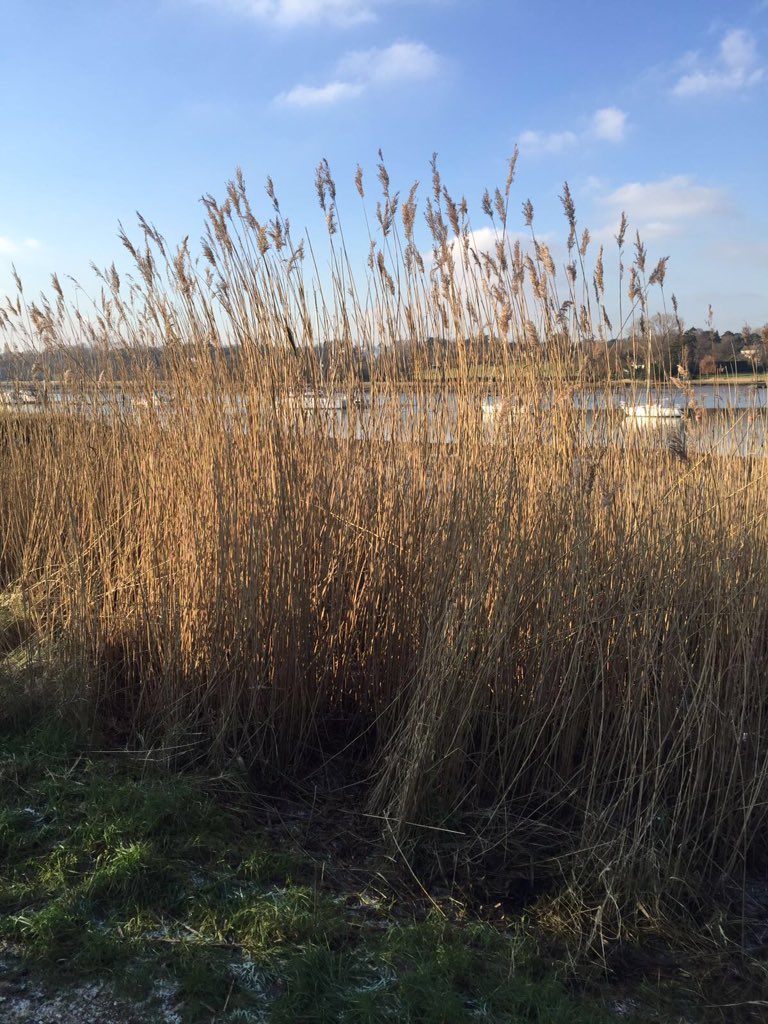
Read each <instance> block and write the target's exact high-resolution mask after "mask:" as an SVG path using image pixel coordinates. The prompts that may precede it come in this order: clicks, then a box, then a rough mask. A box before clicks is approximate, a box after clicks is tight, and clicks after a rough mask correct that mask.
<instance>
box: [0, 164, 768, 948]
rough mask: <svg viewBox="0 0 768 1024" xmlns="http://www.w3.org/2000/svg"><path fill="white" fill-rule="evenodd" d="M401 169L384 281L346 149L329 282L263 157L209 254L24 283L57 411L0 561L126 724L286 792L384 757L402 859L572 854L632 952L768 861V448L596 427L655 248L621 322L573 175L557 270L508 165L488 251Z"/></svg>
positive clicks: (0, 430) (231, 204)
mask: <svg viewBox="0 0 768 1024" xmlns="http://www.w3.org/2000/svg"><path fill="white" fill-rule="evenodd" d="M378 178H379V188H380V190H381V191H380V195H379V198H378V201H377V203H376V214H375V216H371V218H370V223H371V224H372V225H373V226H372V227H371V229H370V230H371V233H370V255H369V259H368V265H367V267H364V266H363V267H361V266H357V265H353V264H352V261H351V258H350V257H349V255H348V250H347V249H346V248H345V245H344V242H343V232H342V230H341V225H340V221H339V213H338V210H337V207H336V185H335V183H334V181H333V179H332V177H331V173H330V169H329V168H328V166H327V164H325V163H323V164H321V165H320V167H319V169H318V174H317V180H316V186H317V193H318V197H319V201H320V203H321V206H322V209H323V212H324V214H325V216H326V220H327V224H328V232H329V233H328V245H327V249H326V260H327V265H328V266H329V268H330V270H329V272H328V275H327V276H326V275H325V273H324V272H323V273H318V272H317V271H316V269H313V266H314V267H316V266H317V265H319V264H320V262H321V261H320V257H319V255H318V251H317V249H315V250H313V251H312V252H313V257H312V259H310V248H309V243H308V241H307V240H302V241H297V240H295V239H294V238H293V237H292V235H291V231H290V227H289V224H288V221H287V220H286V219H285V218H284V216H283V213H282V211H281V208H280V204H279V201H278V199H277V198H276V196H275V191H274V187H273V185H272V183H271V182H269V183H268V186H267V191H268V197H269V200H270V202H271V204H272V211H271V214H270V219H269V220H267V221H265V222H260V221H258V220H257V219H256V217H255V215H254V213H253V211H252V208H251V205H250V202H249V199H248V195H247V192H246V189H245V185H244V182H243V179H242V176H241V175H240V174H238V176H237V178H236V180H235V181H234V182H232V183H230V185H229V187H228V190H227V195H226V198H225V199H224V200H223V201H222V202H217V201H216V200H214V199H213V198H211V197H207V198H206V200H205V205H206V211H207V224H206V228H205V235H204V238H203V240H202V244H201V250H200V251H201V257H200V258H199V259H194V258H193V256H192V254H191V252H190V248H189V246H188V243H187V242H186V241H185V242H184V243H183V244H182V245H181V246H180V247H179V248H177V249H171V248H169V246H168V245H167V243H166V242H165V241H164V239H163V238H162V237H161V236H160V235H159V234H158V232H157V231H156V230H155V229H154V227H152V226H151V225H150V224H148V223H146V222H144V221H142V222H141V235H142V237H141V241H140V243H134V242H132V241H131V240H130V239H129V238H128V237H127V235H125V234H123V235H122V242H123V244H124V246H125V247H126V249H127V250H128V253H129V255H130V258H131V259H132V261H133V271H132V274H131V275H129V276H127V277H126V278H125V279H124V280H121V277H120V275H119V273H118V270H117V269H116V268H115V267H114V266H113V267H111V268H109V269H108V270H106V271H104V272H103V273H101V274H100V288H101V293H100V296H99V298H98V299H97V300H96V301H95V303H94V305H93V308H92V309H91V310H90V311H89V312H88V313H85V312H83V311H82V310H81V309H80V308H78V307H77V306H76V305H73V304H71V303H69V302H68V301H67V299H66V297H65V294H64V291H63V289H62V288H61V286H60V284H59V281H58V279H57V278H55V277H54V279H53V289H52V293H51V296H50V297H47V298H42V299H40V300H38V301H36V302H28V301H27V300H25V298H24V294H23V291H22V290H21V282H19V294H18V296H17V297H15V298H11V299H8V300H6V303H5V306H4V308H3V310H2V314H0V315H1V317H2V321H3V322H4V326H5V330H6V332H8V335H9V337H10V338H11V339H12V341H13V342H14V344H18V345H20V346H21V347H22V348H24V347H26V349H27V351H28V352H30V351H33V350H34V351H35V352H37V353H38V355H39V359H38V365H37V367H36V368H35V370H34V373H33V376H34V377H35V379H36V382H35V383H34V387H35V388H36V390H37V392H38V394H44V395H47V405H46V406H45V408H44V410H43V411H42V412H38V413H36V414H32V413H29V414H23V413H20V412H8V411H6V412H4V413H3V414H2V417H1V422H0V442H1V444H0V473H1V474H2V480H3V487H2V491H0V531H1V532H0V537H1V540H2V543H1V546H0V571H1V572H2V575H3V578H4V582H5V583H6V585H13V586H16V587H19V588H21V590H22V591H23V593H24V594H25V595H26V597H27V601H28V606H29V611H30V614H31V615H33V616H34V618H35V622H36V624H37V627H38V631H39V634H40V636H41V637H44V638H47V639H48V641H50V643H51V644H54V645H55V646H56V650H57V651H58V652H59V654H58V657H60V658H61V659H63V660H64V661H65V662H66V663H67V664H68V665H69V666H71V667H72V668H73V672H70V673H69V675H68V676H67V677H66V678H67V679H69V680H76V681H75V682H72V683H69V684H67V686H69V687H70V688H69V689H66V690H65V692H64V693H63V699H65V700H66V701H68V702H71V703H73V704H77V706H78V707H80V708H81V712H82V714H83V715H84V716H87V717H88V718H89V719H91V720H94V721H98V722H99V723H100V727H101V728H102V729H107V730H108V731H109V730H112V731H113V732H115V733H116V734H117V735H119V736H121V737H123V738H124V739H126V740H127V741H129V742H133V743H137V742H143V743H146V744H153V745H161V746H164V747H165V748H167V749H176V750H179V749H181V750H188V751H194V752H197V753H200V752H204V753H205V756H207V757H211V758H213V759H217V758H218V759H225V760H227V759H231V758H233V757H236V756H237V757H241V758H243V759H245V760H246V761H247V763H248V764H249V765H250V766H251V767H252V768H253V769H254V770H256V771H263V772H265V773H266V774H267V775H268V774H269V773H270V772H274V771H280V772H288V773H297V774H300V773H301V772H303V771H306V770H307V769H308V768H309V767H311V766H316V765H317V764H322V763H327V762H328V761H329V759H333V758H336V759H337V763H343V764H345V765H346V766H347V767H350V766H351V765H354V764H355V763H358V764H359V765H360V766H361V771H363V770H364V772H365V773H367V776H368V778H369V780H370V784H369V787H368V790H367V798H366V799H367V801H368V807H369V809H370V810H371V811H372V812H373V813H374V814H376V815H379V816H381V817H382V818H383V819H385V820H386V822H387V827H388V829H389V830H390V831H391V832H393V833H394V834H395V836H396V837H398V839H402V838H404V837H405V836H406V834H407V833H409V830H410V829H412V828H414V827H417V826H419V825H421V826H423V825H429V826H437V827H439V828H451V829H453V830H455V831H458V832H461V833H463V834H464V835H465V836H470V835H471V836H474V837H475V839H474V842H473V843H472V844H470V843H469V842H467V849H468V850H469V852H470V854H472V855H478V856H487V855H488V854H489V853H493V855H494V857H498V855H499V854H500V853H502V854H503V858H504V862H505V863H507V864H508V865H509V866H510V870H512V869H515V868H519V867H520V865H521V864H524V865H525V869H526V871H527V870H532V871H534V872H535V871H544V872H546V873H552V872H553V871H555V870H557V871H560V872H561V873H562V874H563V875H564V876H565V877H567V878H569V879H571V880H572V881H573V882H574V883H576V882H578V886H577V887H575V888H574V889H573V891H574V892H578V893H580V894H581V896H580V900H582V902H578V903H577V904H574V907H575V910H576V913H577V915H578V914H582V913H583V914H584V916H585V920H588V923H589V925H590V927H592V926H593V925H595V924H597V925H599V927H600V928H601V929H603V930H605V932H606V933H607V932H608V931H610V929H612V928H614V929H616V930H617V932H618V933H620V932H621V930H622V928H623V927H624V924H625V923H626V922H627V921H631V920H634V919H636V918H637V916H638V914H640V913H651V912H653V911H654V909H655V908H662V907H663V906H664V905H671V902H672V901H677V902H678V903H679V902H680V901H686V900H689V898H690V897H691V894H694V893H696V892H700V891H701V887H702V886H704V885H712V884H718V885H727V884H728V882H729V880H733V879H738V878H740V877H741V876H742V875H743V874H744V873H745V872H750V871H752V870H756V869H764V868H765V867H766V863H765V858H766V854H765V851H766V849H768V845H767V844H766V839H767V838H768V835H767V834H766V806H767V804H768V744H767V743H766V739H765V716H766V690H765V679H766V678H768V644H766V635H768V634H767V632H766V631H767V629H768V592H767V591H766V588H765V586H764V571H765V568H764V567H765V565H766V564H768V561H767V556H768V526H767V525H766V516H765V508H766V499H767V498H768V490H767V482H768V464H767V463H766V460H764V459H763V458H760V457H752V456H748V457H735V456H734V457H725V456H718V455H716V454H715V453H713V452H704V453H700V454H698V455H696V456H692V455H690V454H688V453H687V452H686V451H685V450H684V449H680V447H679V446H677V447H676V446H672V447H669V446H664V445H660V446H655V447H654V446H652V447H648V445H647V444H643V443H637V444H635V443H633V442H632V441H631V440H627V439H626V438H622V439H621V440H617V435H616V433H615V431H614V430H613V429H612V427H611V424H610V414H609V413H608V412H605V413H601V414H600V415H602V416H604V418H605V420H606V422H607V423H608V429H607V430H606V431H605V432H604V433H602V434H601V433H600V432H599V431H598V433H597V434H594V427H592V428H590V427H589V424H588V423H587V417H588V413H587V410H586V404H585V403H584V402H581V403H580V402H579V401H578V400H577V398H578V395H580V394H584V393H585V390H586V389H588V388H589V390H590V391H591V390H594V385H589V386H588V382H587V377H586V371H585V365H586V364H585V360H584V358H583V354H584V352H586V351H588V350H589V349H590V347H594V346H595V345H597V346H598V349H597V351H598V352H599V353H600V352H604V353H605V373H604V380H605V384H604V386H605V388H606V389H610V386H611V375H612V372H613V371H612V363H611V361H610V358H609V353H610V347H609V346H608V344H607V340H606V339H607V336H608V335H609V334H610V333H616V334H618V333H619V330H621V333H622V334H624V335H625V336H627V337H634V338H635V340H636V343H637V345H638V347H639V348H640V350H642V349H643V347H644V346H645V345H646V340H647V339H646V335H645V333H644V330H645V327H644V325H645V324H646V323H647V320H648V317H649V304H650V302H651V298H652V295H653V293H654V292H656V293H657V294H658V295H659V296H661V294H662V291H663V285H664V276H665V270H666V262H665V261H664V260H661V261H660V262H659V263H658V264H657V265H656V267H655V268H654V269H653V270H652V271H647V270H646V254H645V250H644V247H643V246H642V243H641V242H640V240H639V239H638V240H637V243H636V246H635V258H634V262H633V263H632V265H631V267H630V269H629V273H628V292H627V293H626V294H625V295H624V306H625V309H626V303H627V299H628V301H629V306H630V310H631V313H630V316H629V318H628V319H627V322H626V323H624V324H622V325H614V326H611V322H610V317H609V311H608V310H607V308H606V301H605V283H604V278H605V275H606V270H605V268H604V262H605V260H606V259H607V257H606V256H604V253H603V250H602V248H601V249H600V250H599V252H598V253H597V254H595V256H594V259H591V253H592V250H593V248H594V247H593V246H592V245H591V241H590V238H589V233H588V232H587V231H583V232H582V231H580V229H579V227H578V225H577V220H576V212H575V207H574V202H573V198H572V196H571V194H570V191H569V190H568V188H567V186H566V187H565V189H564V192H563V196H562V197H561V198H562V202H563V208H564V212H565V215H566V220H567V228H568V237H567V241H566V243H565V246H564V252H565V266H564V268H562V269H559V268H558V267H557V266H556V264H555V258H554V256H553V254H552V252H551V251H550V249H549V248H548V247H547V246H546V245H545V244H544V243H543V242H541V241H540V240H539V239H538V238H537V236H536V234H535V231H534V227H533V225H534V216H533V208H532V206H531V204H530V203H529V202H527V203H525V204H524V205H523V220H524V222H525V225H526V229H527V231H528V232H529V236H528V238H527V239H526V240H518V239H517V237H516V236H514V235H513V234H512V231H511V227H510V224H511V217H510V203H511V189H512V184H513V178H514V160H513V161H511V163H510V169H509V177H508V180H507V181H506V183H505V186H504V187H503V188H502V189H497V190H496V191H495V192H494V193H486V194H485V196H484V197H483V201H482V206H483V210H484V212H485V214H486V215H487V217H488V218H489V219H490V223H491V225H492V226H493V227H494V228H495V232H496V235H495V238H496V241H495V244H493V245H491V247H490V249H480V248H478V247H477V245H476V241H475V235H474V233H473V231H472V229H471V225H470V220H469V214H468V204H467V202H466V200H464V199H463V198H461V199H458V200H457V199H454V198H452V197H451V195H450V194H449V193H448V191H447V190H446V188H445V186H444V185H443V183H442V180H441V177H440V172H439V170H438V168H437V166H436V164H433V176H432V183H431V184H432V189H431V192H430V194H429V196H428V198H427V199H426V203H425V206H424V211H425V214H426V223H427V226H428V229H429V231H430V235H431V238H430V242H429V246H425V245H423V244H422V243H421V241H420V229H419V217H418V207H419V204H420V202H421V200H420V198H419V192H418V188H417V186H414V187H413V188H412V189H411V190H410V192H409V193H408V196H407V198H406V199H405V200H404V201H402V200H401V199H400V197H399V195H398V194H397V193H395V192H394V191H393V190H392V187H391V184H390V181H389V176H388V173H387V171H386V168H385V167H384V166H383V164H382V165H381V166H380V167H379V174H378ZM356 181H357V187H358V191H359V193H360V196H361V199H362V201H363V203H366V202H367V200H366V198H365V195H366V188H365V184H364V182H363V179H362V174H361V173H360V172H359V173H358V177H357V179H356ZM626 231H627V225H626V221H625V219H622V224H621V225H620V229H619V237H618V250H619V252H623V246H624V238H625V235H626ZM427 249H429V251H427ZM313 260H317V263H313ZM626 286H627V281H626V280H625V281H624V282H623V287H624V288H626ZM658 289H661V290H662V291H657V290H658ZM435 339H446V340H444V341H439V340H437V341H436V340H435ZM36 358H37V357H36ZM362 367H366V368H367V372H368V374H369V376H370V380H369V382H368V383H366V384H365V385H363V383H362V380H361V377H362V372H361V368H362ZM54 378H55V379H54ZM489 388H490V389H493V390H494V391H496V392H497V393H498V394H499V395H500V396H502V397H503V398H504V399H505V401H506V403H507V404H506V406H503V407H502V410H503V411H502V414H501V415H500V417H499V418H498V421H497V423H496V425H495V427H494V428H493V429H492V430H489V428H488V427H487V425H484V423H483V421H482V418H481V415H480V410H481V401H482V399H483V397H484V396H485V394H486V393H487V391H488V390H489ZM342 394H343V395H344V396H346V399H347V403H348V404H347V410H346V413H345V414H343V415H342V414H341V413H340V412H338V411H337V410H334V409H332V408H328V407H327V406H328V405H332V403H333V401H334V400H335V396H338V395H342ZM309 396H312V397H309ZM575 396H576V398H575ZM356 399H357V400H359V402H360V404H357V402H356ZM598 419H599V417H598ZM590 430H592V431H593V433H592V435H591V436H590ZM75 670H76V671H75ZM417 834H421V833H417ZM587 896H588V897H589V898H587ZM638 908H639V909H638Z"/></svg>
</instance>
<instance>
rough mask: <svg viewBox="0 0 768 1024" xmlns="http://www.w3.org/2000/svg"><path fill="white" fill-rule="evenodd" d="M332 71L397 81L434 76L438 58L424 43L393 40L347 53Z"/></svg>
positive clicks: (351, 75)
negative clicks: (383, 45) (379, 48)
mask: <svg viewBox="0 0 768 1024" xmlns="http://www.w3.org/2000/svg"><path fill="white" fill-rule="evenodd" d="M336 70H337V72H338V73H339V74H340V75H343V76H345V77H350V78H353V79H356V80H358V81H361V80H362V81H369V82H398V81H402V80H403V79H424V78H432V77H434V76H435V75H436V74H437V73H438V71H439V70H440V58H439V57H438V56H437V54H436V53H435V52H434V50H430V48H429V47H428V46H425V45H424V43H394V44H393V45H392V46H388V47H387V48H386V49H383V50H355V51H353V52H351V53H348V54H346V55H345V56H344V57H342V58H341V60H340V61H339V63H338V65H337V68H336Z"/></svg>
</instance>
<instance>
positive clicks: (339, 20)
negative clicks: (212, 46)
mask: <svg viewBox="0 0 768 1024" xmlns="http://www.w3.org/2000/svg"><path fill="white" fill-rule="evenodd" d="M193 2H196V3H198V4H205V5H206V6H208V7H216V8H219V9H221V10H227V11H232V12H233V13H235V14H242V15H246V16H248V17H253V18H259V19H261V20H263V21H271V22H273V23H274V24H276V25H279V26H281V27H283V28H296V27H297V26H299V25H307V24H310V25H311V24H317V23H318V22H323V21H325V22H330V23H331V24H334V25H340V26H343V27H348V26H350V25H359V24H362V23H364V22H367V21H373V20H374V19H375V17H376V12H375V10H374V7H375V5H376V0H193Z"/></svg>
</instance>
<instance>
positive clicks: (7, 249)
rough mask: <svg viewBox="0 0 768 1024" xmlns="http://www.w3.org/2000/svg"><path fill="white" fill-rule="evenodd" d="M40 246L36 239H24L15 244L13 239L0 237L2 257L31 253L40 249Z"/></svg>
mask: <svg viewBox="0 0 768 1024" xmlns="http://www.w3.org/2000/svg"><path fill="white" fill-rule="evenodd" d="M40 248H41V244H40V242H39V241H38V240H37V239H36V238H25V239H23V240H22V241H20V242H17V241H16V240H15V239H13V238H8V237H7V236H4V235H0V253H2V254H3V255H4V256H15V255H17V254H18V253H22V252H32V251H34V250H35V249H40Z"/></svg>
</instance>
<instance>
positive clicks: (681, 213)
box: [603, 174, 730, 221]
mask: <svg viewBox="0 0 768 1024" xmlns="http://www.w3.org/2000/svg"><path fill="white" fill-rule="evenodd" d="M603 202H604V203H605V204H606V205H608V206H612V207H614V208H615V209H617V210H626V212H627V214H628V215H629V216H630V217H635V218H637V217H642V218H643V219H645V220H648V219H656V220H662V221H667V220H688V219H690V218H692V217H709V216H719V215H722V214H724V213H727V212H728V211H729V209H730V204H729V202H728V199H727V197H726V194H725V192H723V190H722V189H719V188H712V187H710V186H708V185H697V184H696V183H695V181H694V180H693V178H691V177H689V176H688V175H684V174H678V175H675V176H674V177H672V178H666V179H664V180H663V181H651V182H637V181H633V182H630V183H628V184H627V185H622V186H621V187H620V188H617V189H615V190H614V191H613V192H610V193H609V194H608V195H607V196H605V197H604V199H603Z"/></svg>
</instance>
